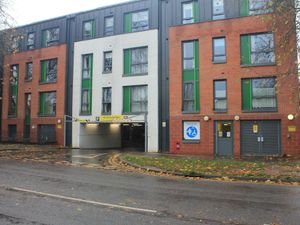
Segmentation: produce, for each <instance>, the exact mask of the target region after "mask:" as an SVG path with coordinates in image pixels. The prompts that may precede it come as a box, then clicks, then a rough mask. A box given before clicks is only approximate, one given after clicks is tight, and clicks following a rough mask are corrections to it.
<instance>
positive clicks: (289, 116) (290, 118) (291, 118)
mask: <svg viewBox="0 0 300 225" xmlns="http://www.w3.org/2000/svg"><path fill="white" fill-rule="evenodd" d="M287 118H288V120H293V119H294V118H295V117H294V115H293V114H289V115H288V116H287Z"/></svg>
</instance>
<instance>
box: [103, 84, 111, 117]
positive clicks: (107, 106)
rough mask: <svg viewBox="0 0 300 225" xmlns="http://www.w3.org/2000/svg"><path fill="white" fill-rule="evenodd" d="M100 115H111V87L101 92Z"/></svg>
mask: <svg viewBox="0 0 300 225" xmlns="http://www.w3.org/2000/svg"><path fill="white" fill-rule="evenodd" d="M102 114H107V115H109V114H111V87H108V88H103V91H102Z"/></svg>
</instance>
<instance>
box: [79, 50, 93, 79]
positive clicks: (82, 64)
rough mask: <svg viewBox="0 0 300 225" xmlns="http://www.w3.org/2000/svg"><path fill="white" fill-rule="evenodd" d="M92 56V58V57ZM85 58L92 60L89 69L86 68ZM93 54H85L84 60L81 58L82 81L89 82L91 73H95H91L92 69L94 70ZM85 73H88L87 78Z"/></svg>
mask: <svg viewBox="0 0 300 225" xmlns="http://www.w3.org/2000/svg"><path fill="white" fill-rule="evenodd" d="M91 56H92V57H91ZM85 57H88V58H89V60H91V62H89V64H88V68H84V58H85ZM92 58H93V54H84V55H82V58H81V79H82V80H89V79H91V73H92V72H93V71H91V70H92V69H93V65H92V64H93V59H92ZM85 71H87V72H88V75H89V76H88V77H85V76H84V74H85V73H84V72H85Z"/></svg>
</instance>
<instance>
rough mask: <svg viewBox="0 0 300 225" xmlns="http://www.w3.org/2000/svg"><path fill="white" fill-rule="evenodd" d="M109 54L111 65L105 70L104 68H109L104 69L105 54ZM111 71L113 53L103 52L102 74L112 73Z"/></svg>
mask: <svg viewBox="0 0 300 225" xmlns="http://www.w3.org/2000/svg"><path fill="white" fill-rule="evenodd" d="M109 53H110V54H111V65H110V69H108V70H106V68H109V67H106V66H105V65H106V64H105V60H106V57H105V56H106V55H107V54H109ZM112 70H113V51H105V52H103V71H102V73H103V74H109V73H112Z"/></svg>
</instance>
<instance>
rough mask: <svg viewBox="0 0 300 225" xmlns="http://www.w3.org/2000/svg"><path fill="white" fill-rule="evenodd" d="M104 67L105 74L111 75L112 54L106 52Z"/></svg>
mask: <svg viewBox="0 0 300 225" xmlns="http://www.w3.org/2000/svg"><path fill="white" fill-rule="evenodd" d="M103 63H104V65H103V72H104V73H111V72H112V52H111V51H110V52H104V62H103Z"/></svg>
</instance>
